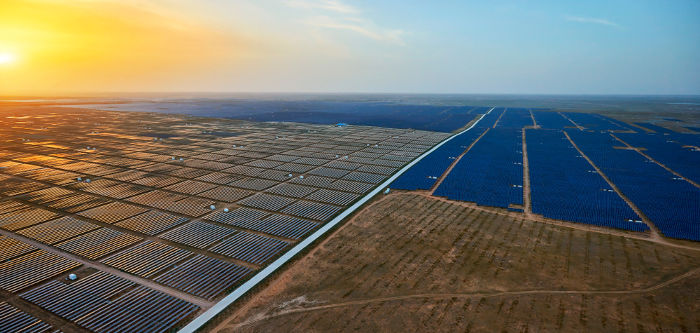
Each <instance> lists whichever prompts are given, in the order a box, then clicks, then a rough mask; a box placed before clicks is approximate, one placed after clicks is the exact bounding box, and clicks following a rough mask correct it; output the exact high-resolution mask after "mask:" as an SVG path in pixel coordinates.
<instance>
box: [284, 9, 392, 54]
mask: <svg viewBox="0 0 700 333" xmlns="http://www.w3.org/2000/svg"><path fill="white" fill-rule="evenodd" d="M284 3H285V4H286V5H287V6H289V7H293V8H301V9H305V10H307V11H309V12H310V13H313V14H316V15H315V16H310V17H307V18H306V19H302V20H301V22H303V23H304V24H306V25H308V26H312V27H315V28H323V29H330V30H344V31H350V32H353V33H356V34H359V35H362V36H364V37H367V38H370V39H372V40H375V41H379V42H387V43H391V44H396V45H405V43H404V41H403V39H402V38H401V37H402V36H403V35H404V34H405V32H404V31H403V30H401V29H386V28H382V27H379V26H378V25H376V24H374V22H372V21H371V20H368V19H365V18H363V17H362V15H360V14H361V10H360V9H358V8H356V7H354V6H351V5H348V4H346V3H344V2H343V1H340V0H284Z"/></svg>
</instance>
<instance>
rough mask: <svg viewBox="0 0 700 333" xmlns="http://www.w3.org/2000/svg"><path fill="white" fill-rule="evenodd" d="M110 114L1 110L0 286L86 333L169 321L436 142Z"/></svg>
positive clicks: (419, 135) (370, 131)
mask: <svg viewBox="0 0 700 333" xmlns="http://www.w3.org/2000/svg"><path fill="white" fill-rule="evenodd" d="M470 109H471V108H470ZM125 115H126V114H124V113H119V112H95V111H87V110H86V111H81V112H79V113H75V112H74V111H71V110H65V111H63V112H53V111H43V113H42V111H36V112H35V113H33V114H32V115H31V116H29V117H28V118H26V119H29V120H28V121H25V122H16V121H14V120H12V118H6V117H0V125H2V126H3V127H5V128H8V129H10V130H7V131H2V132H0V142H2V144H1V145H2V148H3V149H2V150H0V230H2V233H3V234H2V235H0V259H1V260H0V270H1V271H2V272H3V274H0V288H2V289H4V290H6V291H9V292H12V293H17V294H19V295H21V296H22V297H23V298H25V299H27V300H29V301H31V302H33V303H35V304H36V305H38V306H39V307H41V308H43V309H44V310H46V311H49V312H52V313H54V314H55V315H58V316H61V317H64V318H66V320H70V321H72V322H74V323H75V324H77V325H78V326H81V327H83V328H86V329H88V330H93V331H120V330H121V331H144V330H147V331H150V330H154V331H168V330H172V329H173V328H174V327H177V326H180V325H182V324H184V323H185V322H187V321H188V320H189V319H191V318H193V316H194V315H195V314H196V313H197V312H199V311H201V310H202V309H206V308H207V307H208V306H210V305H211V304H212V303H211V302H213V301H216V300H218V299H220V298H222V297H223V296H224V295H225V294H226V293H227V292H229V291H231V290H233V289H234V288H235V287H237V286H238V285H240V284H241V283H243V282H244V281H246V280H247V279H248V278H250V277H251V276H252V275H253V274H254V273H255V272H257V271H258V270H260V269H262V268H263V267H265V265H267V264H269V263H270V262H271V261H273V260H274V259H275V258H276V257H278V256H280V255H282V253H284V252H285V251H287V250H288V249H289V248H291V247H292V246H294V245H295V244H296V243H298V242H299V241H300V240H302V239H303V238H304V237H306V236H308V235H309V234H310V233H312V232H313V231H314V230H315V229H317V228H318V227H319V226H321V225H323V224H324V223H326V222H328V221H329V220H331V219H332V218H333V217H334V216H336V215H338V214H339V213H340V212H342V211H343V210H344V209H346V208H347V207H349V206H350V205H352V204H353V203H354V202H355V201H357V200H358V199H360V198H361V197H362V196H363V195H365V194H366V193H368V192H369V191H371V190H372V189H373V188H375V187H376V186H377V185H378V184H379V183H381V182H383V181H384V180H386V179H387V178H388V177H390V176H391V175H392V174H393V173H395V172H396V171H397V170H399V169H400V168H401V167H402V166H404V165H405V164H407V163H409V162H410V161H412V160H413V159H414V158H415V157H417V156H419V155H420V154H422V153H423V152H424V151H426V150H428V149H430V148H431V147H432V146H434V145H435V144H437V143H438V142H440V141H442V140H443V139H444V138H446V137H447V136H448V134H446V133H437V132H426V131H415V130H406V129H389V128H377V127H364V126H345V127H342V128H341V127H335V126H327V125H308V124H294V123H251V122H245V121H237V120H223V119H198V120H196V121H193V120H191V119H189V118H188V117H187V116H171V115H151V114H140V113H129V114H128V116H125ZM191 123H195V124H191ZM10 124H11V125H10ZM154 127H155V128H159V129H154ZM203 128H206V129H207V130H205V131H203V130H202V129H203ZM234 129H235V130H234ZM159 130H160V131H167V132H168V133H171V134H173V135H169V136H167V137H166V138H165V139H163V138H162V137H161V136H159V135H157V131H159ZM224 132H226V133H229V134H227V135H219V134H221V133H224ZM148 133H154V134H153V136H149V134H148ZM214 133H218V134H214ZM231 133H233V134H231ZM87 145H90V148H87ZM47 246H48V248H47ZM38 247H43V248H42V249H39V248H38ZM85 264H90V265H88V266H89V267H86V266H85ZM115 272H119V274H121V275H119V276H116V275H114V274H115ZM71 273H73V274H77V275H78V280H77V281H67V280H66V277H67V276H68V274H71ZM144 279H146V280H149V281H150V283H152V284H145V285H144V284H143V281H145V280H144ZM109 286H111V287H109ZM152 286H159V287H158V288H156V289H153V288H151V287H152ZM103 292H104V293H105V294H102V293H103ZM57 299H63V300H65V299H71V301H64V302H58V301H56V300H57ZM145 308H147V309H148V311H146V312H144V311H143V309H145ZM137 309H138V311H136V310H137ZM139 311H140V312H141V314H136V313H132V312H139ZM113 318H121V320H114V319H113Z"/></svg>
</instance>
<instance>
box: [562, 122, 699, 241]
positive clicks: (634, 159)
mask: <svg viewBox="0 0 700 333" xmlns="http://www.w3.org/2000/svg"><path fill="white" fill-rule="evenodd" d="M567 132H568V133H569V135H570V136H571V137H572V139H573V140H574V142H575V143H576V144H577V145H578V146H579V147H580V148H581V149H582V150H583V152H584V153H585V154H586V155H587V156H588V157H589V158H591V160H593V163H595V164H596V165H597V166H598V167H599V168H600V169H601V170H602V171H603V172H604V173H605V174H606V175H607V176H608V177H609V178H610V179H611V180H612V182H613V183H614V184H615V185H617V187H619V188H620V190H621V191H622V193H624V194H625V195H626V196H627V197H628V198H630V200H632V202H634V203H635V204H636V205H637V207H639V209H640V210H641V211H642V213H644V215H646V216H648V217H649V219H650V220H651V221H652V222H653V223H654V224H655V225H656V226H657V227H658V228H659V230H660V231H661V233H663V234H664V235H665V236H668V237H673V238H681V239H689V240H695V241H700V205H698V203H699V202H700V189H698V188H697V187H695V186H693V185H692V184H690V183H689V182H687V181H685V180H683V179H682V178H679V177H677V176H675V175H674V174H672V173H671V172H669V171H667V170H666V169H664V168H662V167H661V166H659V165H658V164H656V163H653V162H652V161H650V160H648V159H646V158H644V157H643V156H642V155H640V154H638V153H637V152H635V151H633V150H626V149H615V147H617V146H620V145H621V143H620V142H619V141H617V140H615V139H614V138H613V137H612V136H610V135H609V134H607V133H600V132H583V131H569V130H567Z"/></svg>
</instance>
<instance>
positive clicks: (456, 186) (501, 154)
mask: <svg viewBox="0 0 700 333" xmlns="http://www.w3.org/2000/svg"><path fill="white" fill-rule="evenodd" d="M522 157H523V156H522V134H521V130H520V129H510V128H494V129H491V130H489V132H487V133H486V134H485V135H484V136H483V137H482V138H481V139H480V140H479V142H477V143H476V144H475V145H474V147H473V148H472V149H471V150H470V151H469V153H467V154H466V155H464V157H462V159H461V160H460V161H459V163H457V165H455V167H454V168H453V169H452V171H451V172H450V173H449V174H448V175H447V177H446V178H445V180H444V181H443V182H442V183H441V184H440V186H439V187H438V188H437V189H436V190H435V193H434V194H435V195H437V196H445V197H447V198H449V199H452V200H460V201H471V202H476V203H477V204H479V205H483V206H495V207H503V208H508V206H509V205H510V204H522V203H523V189H522V183H523V167H522V161H523V158H522Z"/></svg>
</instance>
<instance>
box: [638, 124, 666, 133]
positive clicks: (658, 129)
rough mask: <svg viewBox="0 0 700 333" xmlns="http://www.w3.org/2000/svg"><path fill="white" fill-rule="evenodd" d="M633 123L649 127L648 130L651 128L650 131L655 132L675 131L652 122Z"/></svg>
mask: <svg viewBox="0 0 700 333" xmlns="http://www.w3.org/2000/svg"><path fill="white" fill-rule="evenodd" d="M635 124H636V125H639V126H642V127H644V128H647V129H650V130H652V131H654V132H657V133H676V132H674V131H672V130H670V129H668V128H665V127H661V126H659V125H654V124H651V123H635Z"/></svg>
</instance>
